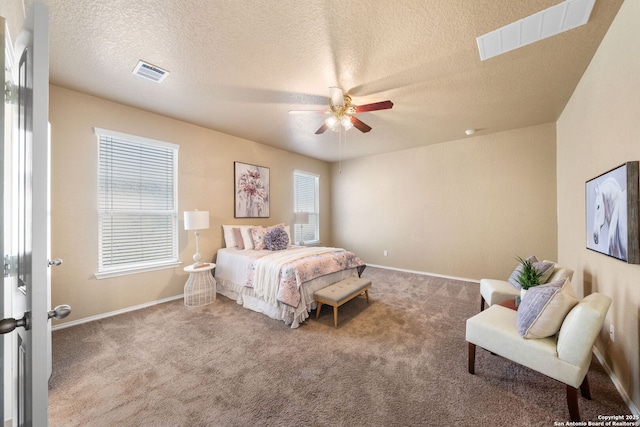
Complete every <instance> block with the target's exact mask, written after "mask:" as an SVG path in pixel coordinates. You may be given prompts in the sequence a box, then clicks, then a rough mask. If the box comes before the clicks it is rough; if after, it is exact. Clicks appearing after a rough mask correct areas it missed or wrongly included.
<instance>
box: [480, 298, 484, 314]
mask: <svg viewBox="0 0 640 427" xmlns="http://www.w3.org/2000/svg"><path fill="white" fill-rule="evenodd" d="M483 310H484V298H482V295H480V311H483Z"/></svg>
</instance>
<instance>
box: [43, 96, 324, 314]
mask: <svg viewBox="0 0 640 427" xmlns="http://www.w3.org/2000/svg"><path fill="white" fill-rule="evenodd" d="M50 90H51V93H50V121H51V138H52V142H51V145H52V148H51V153H52V176H51V185H52V194H51V198H52V211H51V217H52V219H51V221H52V256H53V257H55V258H61V259H63V260H64V264H63V265H62V266H60V267H56V268H55V269H53V272H52V304H53V306H55V305H57V304H70V305H71V306H72V308H73V313H72V314H71V316H70V317H68V318H67V319H65V320H64V321H62V322H67V321H73V320H78V319H83V318H87V317H91V316H95V315H99V314H102V313H109V312H112V311H115V310H120V309H124V308H126V307H131V306H136V305H140V304H145V303H148V302H151V301H156V300H160V299H164V298H169V297H172V296H175V295H180V294H181V293H182V292H183V286H184V283H185V281H186V279H187V275H186V273H184V272H183V271H182V268H175V269H168V270H159V271H155V272H149V273H139V274H134V275H129V276H122V277H115V278H110V279H102V280H96V279H95V278H94V276H93V275H94V273H96V272H97V268H98V250H97V247H98V246H97V245H98V228H97V225H98V217H97V195H96V192H97V171H96V164H97V142H96V137H95V135H94V133H93V128H94V127H100V128H105V129H110V130H114V131H118V132H124V133H129V134H133V135H139V136H143V137H147V138H153V139H159V140H163V141H167V142H172V143H176V144H179V145H180V152H179V178H178V185H179V189H178V210H179V213H180V215H182V212H183V211H184V210H192V209H200V210H208V211H209V212H210V214H211V217H210V223H211V228H210V229H209V230H206V231H202V232H201V234H200V239H199V242H200V252H201V253H202V255H203V258H204V259H207V260H209V259H212V257H213V256H214V254H215V252H216V250H217V249H218V248H220V247H221V246H223V237H222V229H221V224H258V225H271V224H276V223H279V222H285V223H287V224H290V223H291V220H292V217H293V171H294V169H301V170H305V171H308V172H313V173H316V174H318V175H320V177H321V178H320V188H321V197H320V205H321V208H322V210H321V212H320V214H321V224H320V226H321V235H320V238H321V240H322V241H323V243H327V244H329V243H330V241H329V239H330V234H329V229H330V227H331V224H330V220H329V218H330V200H329V192H330V173H329V165H328V164H327V163H325V162H321V161H317V160H313V159H310V158H307V157H303V156H299V155H295V154H292V153H288V152H285V151H282V150H277V149H273V148H270V147H268V146H265V145H262V144H258V143H255V142H251V141H247V140H243V139H240V138H236V137H233V136H229V135H225V134H222V133H219V132H215V131H212V130H208V129H204V128H201V127H198V126H194V125H190V124H187V123H184V122H180V121H177V120H173V119H169V118H166V117H162V116H158V115H156V114H152V113H149V112H145V111H141V110H138V109H135V108H131V107H127V106H124V105H121V104H117V103H113V102H109V101H105V100H103V99H99V98H95V97H92V96H88V95H85V94H81V93H79V92H74V91H71V90H68V89H63V88H60V87H57V86H51V89H50ZM234 161H241V162H245V163H252V164H258V165H261V166H266V167H269V168H270V178H271V193H270V196H271V218H269V219H260V220H249V219H234V217H233V216H234V211H233V205H234V202H233V193H234V185H233V162H234ZM182 226H183V224H182V220H180V222H179V251H180V260H181V261H182V262H183V263H184V265H189V264H191V263H192V262H193V261H192V259H191V257H192V256H193V253H194V252H195V240H194V239H195V238H194V237H193V233H192V232H186V231H184V230H183V229H182ZM56 324H57V323H56Z"/></svg>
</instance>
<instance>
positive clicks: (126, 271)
mask: <svg viewBox="0 0 640 427" xmlns="http://www.w3.org/2000/svg"><path fill="white" fill-rule="evenodd" d="M180 265H182V262H181V261H174V262H169V263H163V264H156V265H147V266H144V267H133V268H123V269H114V270H108V271H102V272H100V273H96V274H95V275H94V276H95V278H96V279H98V280H101V279H108V278H110V277H118V276H128V275H130V274H138V273H146V272H149V271H156V270H166V269H169V268H176V267H179V266H180Z"/></svg>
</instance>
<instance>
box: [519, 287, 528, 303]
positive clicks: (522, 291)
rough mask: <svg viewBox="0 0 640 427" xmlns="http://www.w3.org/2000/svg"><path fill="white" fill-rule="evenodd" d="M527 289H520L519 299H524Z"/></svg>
mask: <svg viewBox="0 0 640 427" xmlns="http://www.w3.org/2000/svg"><path fill="white" fill-rule="evenodd" d="M527 291H528V289H520V301H522V300H523V299H524V296H525V295H526V294H527Z"/></svg>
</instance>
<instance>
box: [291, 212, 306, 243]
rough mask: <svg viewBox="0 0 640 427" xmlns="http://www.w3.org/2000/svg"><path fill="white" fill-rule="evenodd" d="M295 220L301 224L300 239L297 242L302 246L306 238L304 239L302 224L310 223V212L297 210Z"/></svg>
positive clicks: (294, 215)
mask: <svg viewBox="0 0 640 427" xmlns="http://www.w3.org/2000/svg"><path fill="white" fill-rule="evenodd" d="M293 217H294V219H293V222H294V223H296V224H298V225H300V228H299V230H300V231H299V233H300V241H299V242H297V243H298V244H299V245H300V246H303V245H304V240H302V224H308V223H309V212H295V213H294V214H293Z"/></svg>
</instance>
